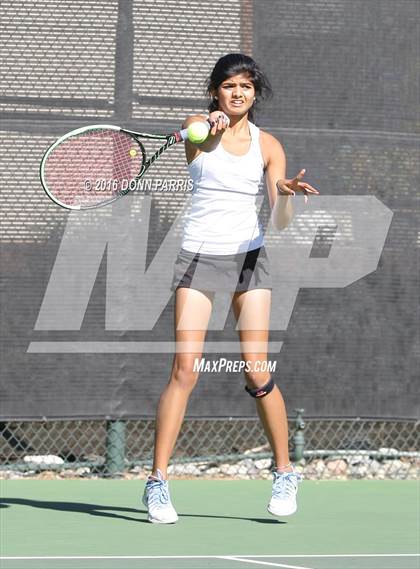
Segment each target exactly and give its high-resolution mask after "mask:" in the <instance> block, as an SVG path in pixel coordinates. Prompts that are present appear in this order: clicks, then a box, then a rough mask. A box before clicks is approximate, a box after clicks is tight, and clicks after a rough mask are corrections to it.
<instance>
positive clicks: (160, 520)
mask: <svg viewBox="0 0 420 569" xmlns="http://www.w3.org/2000/svg"><path fill="white" fill-rule="evenodd" d="M142 501H143V504H144V505H145V506H146V508H147V509H148V516H147V519H148V520H149V522H152V523H153V524H174V523H175V522H177V521H178V516H177V513H176V511H175V508H174V507H173V505H172V503H171V498H170V496H169V486H168V481H167V480H164V479H163V478H162V473H161V471H160V470H158V471H157V478H155V477H151V476H149V478H148V479H147V482H146V487H145V489H144V494H143V499H142Z"/></svg>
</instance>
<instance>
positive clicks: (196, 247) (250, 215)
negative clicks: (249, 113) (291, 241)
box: [182, 122, 264, 255]
mask: <svg viewBox="0 0 420 569" xmlns="http://www.w3.org/2000/svg"><path fill="white" fill-rule="evenodd" d="M248 124H249V129H250V133H251V145H250V148H249V151H248V152H247V153H246V154H244V155H243V156H235V155H234V154H231V153H230V152H227V151H226V150H224V148H223V146H222V142H219V144H218V146H217V147H216V148H215V149H214V150H212V151H211V152H201V153H200V154H199V155H198V156H197V158H195V159H194V160H193V161H192V162H190V164H188V170H189V173H190V176H191V179H192V181H193V190H192V199H191V204H190V208H189V211H188V213H187V214H186V216H185V224H184V233H183V240H182V248H183V249H185V250H186V251H191V252H193V253H198V252H199V253H204V254H210V255H232V254H236V253H243V252H246V251H251V250H252V249H257V248H258V247H261V246H262V245H263V243H264V235H263V231H262V226H261V223H260V222H259V219H258V214H257V208H256V195H257V193H258V189H259V188H258V186H259V184H260V182H261V179H262V177H263V173H264V161H263V157H262V154H261V148H260V141H259V136H260V129H259V128H258V127H256V126H255V125H254V124H253V123H250V122H248Z"/></svg>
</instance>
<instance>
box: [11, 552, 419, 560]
mask: <svg viewBox="0 0 420 569" xmlns="http://www.w3.org/2000/svg"><path fill="white" fill-rule="evenodd" d="M223 557H226V556H225V555H51V556H48V557H47V556H45V555H37V556H26V557H25V556H16V557H15V556H0V561H2V560H8V561H13V560H21V561H24V560H49V559H63V560H65V559H220V558H223ZM231 557H238V558H240V557H255V558H257V559H266V558H268V559H270V558H274V559H275V558H277V557H278V558H281V559H291V558H296V557H302V558H311V557H420V553H336V554H334V553H331V554H330V553H328V554H319V553H315V554H313V555H310V554H309V553H303V554H301V555H299V554H296V553H295V554H293V555H279V554H277V553H276V554H273V555H266V554H265V555H253V554H247V555H244V554H243V553H239V554H237V555H231Z"/></svg>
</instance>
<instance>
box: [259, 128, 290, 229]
mask: <svg viewBox="0 0 420 569" xmlns="http://www.w3.org/2000/svg"><path fill="white" fill-rule="evenodd" d="M261 147H262V151H263V157H264V161H265V165H266V170H265V179H266V184H267V191H268V198H269V201H270V207H271V222H272V224H273V226H274V227H275V228H276V229H277V230H282V229H285V228H286V227H287V226H288V225H289V223H290V222H291V220H292V219H293V206H292V199H291V195H293V194H292V192H290V195H287V194H286V195H280V194H279V189H278V182H279V183H280V184H282V182H283V181H284V180H285V179H286V154H285V152H284V150H283V146H282V145H281V144H280V142H279V141H278V140H277V139H276V138H274V136H271V134H268V133H266V132H263V131H261ZM282 191H283V190H282Z"/></svg>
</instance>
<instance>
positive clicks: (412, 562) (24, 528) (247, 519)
mask: <svg viewBox="0 0 420 569" xmlns="http://www.w3.org/2000/svg"><path fill="white" fill-rule="evenodd" d="M0 485H1V496H2V498H1V509H0V515H1V520H0V521H1V528H2V529H1V534H2V539H1V546H2V547H1V549H2V552H1V559H0V567H1V569H35V568H36V569H41V568H42V569H81V568H83V569H85V568H86V569H135V568H136V569H172V568H177V569H181V568H182V569H202V568H203V569H204V568H211V569H230V568H232V569H234V568H235V567H236V568H238V569H240V568H246V567H248V568H251V567H255V568H269V567H283V568H292V569H302V568H305V569H418V568H419V567H420V557H419V552H420V551H419V549H420V548H419V535H420V527H419V517H420V516H419V490H420V486H419V483H418V482H417V481H397V480H395V481H393V480H386V481H370V480H360V481H359V480H353V481H320V482H315V481H304V482H303V483H302V484H301V486H300V491H299V495H298V499H299V510H298V513H297V514H296V515H294V516H291V517H290V518H279V519H277V518H274V517H272V516H271V515H270V514H269V513H268V512H267V511H266V504H267V501H268V497H269V493H270V488H271V486H270V482H269V481H266V480H172V481H171V494H172V500H173V502H174V505H175V506H176V508H177V511H178V514H179V522H178V523H177V524H175V525H168V526H166V525H154V524H150V523H148V522H147V520H146V512H145V509H144V506H143V505H142V504H141V502H140V497H141V494H142V491H143V486H144V482H143V481H142V480H136V481H134V480H127V481H126V480H2V481H1V483H0Z"/></svg>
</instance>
